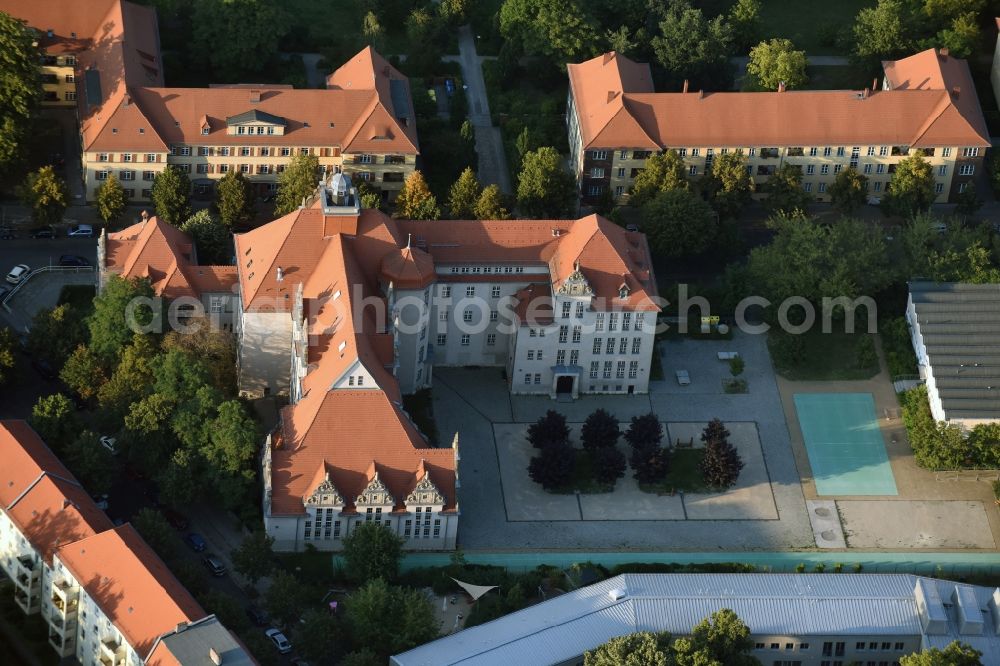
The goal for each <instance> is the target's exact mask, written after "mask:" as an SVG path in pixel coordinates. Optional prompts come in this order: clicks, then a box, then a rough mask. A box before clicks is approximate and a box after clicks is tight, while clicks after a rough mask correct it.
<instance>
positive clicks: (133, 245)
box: [97, 211, 239, 331]
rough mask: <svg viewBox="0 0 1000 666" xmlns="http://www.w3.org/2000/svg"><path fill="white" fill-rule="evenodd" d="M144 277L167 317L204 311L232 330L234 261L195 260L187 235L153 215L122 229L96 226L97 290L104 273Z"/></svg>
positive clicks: (235, 299) (219, 326)
mask: <svg viewBox="0 0 1000 666" xmlns="http://www.w3.org/2000/svg"><path fill="white" fill-rule="evenodd" d="M111 275H118V276H120V277H123V278H127V279H131V278H144V279H148V280H149V281H150V284H151V285H152V287H153V292H154V293H155V294H156V296H158V297H161V298H163V299H164V300H165V301H167V302H168V317H173V318H175V319H176V320H177V321H179V322H183V321H186V320H188V319H190V318H191V317H196V316H208V317H209V318H210V321H211V324H212V326H213V327H215V328H217V329H221V330H225V331H232V330H233V319H234V317H235V312H236V309H237V307H238V303H239V299H238V297H237V295H236V292H237V290H238V286H237V276H236V267H235V266H205V265H201V264H199V263H198V255H197V247H196V246H195V244H194V242H193V241H192V240H191V238H190V237H189V236H188V235H187V234H185V233H184V232H183V231H181V230H180V229H178V228H177V227H174V226H173V225H170V224H167V223H166V222H163V221H162V220H160V219H159V218H158V217H156V216H153V217H149V214H148V213H147V212H146V211H143V212H142V219H141V220H140V221H139V222H138V223H136V224H133V225H131V226H129V227H127V228H125V229H122V230H121V231H117V232H113V233H110V234H109V233H107V232H106V231H105V230H101V236H100V238H99V239H98V242H97V290H98V292H100V291H101V290H102V289H103V288H104V285H105V284H106V283H107V281H108V278H109V276H111Z"/></svg>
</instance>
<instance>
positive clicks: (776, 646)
mask: <svg viewBox="0 0 1000 666" xmlns="http://www.w3.org/2000/svg"><path fill="white" fill-rule="evenodd" d="M780 647H781V645H780V644H778V643H771V649H772V650H777V649H778V648H780Z"/></svg>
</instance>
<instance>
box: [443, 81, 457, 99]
mask: <svg viewBox="0 0 1000 666" xmlns="http://www.w3.org/2000/svg"><path fill="white" fill-rule="evenodd" d="M444 89H445V92H447V93H448V97H451V96H452V95H454V94H455V80H454V79H445V80H444Z"/></svg>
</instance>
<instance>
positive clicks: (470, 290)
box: [465, 285, 476, 298]
mask: <svg viewBox="0 0 1000 666" xmlns="http://www.w3.org/2000/svg"><path fill="white" fill-rule="evenodd" d="M465 295H466V296H468V297H469V298H471V297H473V296H475V295H476V288H475V287H474V286H472V285H469V286H468V287H466V288H465Z"/></svg>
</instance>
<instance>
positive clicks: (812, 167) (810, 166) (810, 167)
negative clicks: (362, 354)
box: [806, 164, 816, 176]
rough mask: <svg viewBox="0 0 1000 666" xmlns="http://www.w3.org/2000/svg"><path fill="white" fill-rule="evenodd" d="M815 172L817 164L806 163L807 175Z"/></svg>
mask: <svg viewBox="0 0 1000 666" xmlns="http://www.w3.org/2000/svg"><path fill="white" fill-rule="evenodd" d="M814 173H816V165H815V164H807V165H806V175H807V176H811V175H813V174H814Z"/></svg>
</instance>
